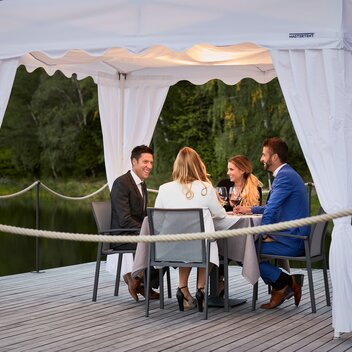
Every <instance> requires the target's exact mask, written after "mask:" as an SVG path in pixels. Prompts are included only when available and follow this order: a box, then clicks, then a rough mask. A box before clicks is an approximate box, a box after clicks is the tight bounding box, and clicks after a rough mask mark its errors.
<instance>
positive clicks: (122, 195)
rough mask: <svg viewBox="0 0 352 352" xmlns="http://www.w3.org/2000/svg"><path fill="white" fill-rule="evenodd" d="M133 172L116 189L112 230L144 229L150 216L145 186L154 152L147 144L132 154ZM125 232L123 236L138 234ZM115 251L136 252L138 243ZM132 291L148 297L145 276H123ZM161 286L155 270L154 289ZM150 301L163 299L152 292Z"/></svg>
mask: <svg viewBox="0 0 352 352" xmlns="http://www.w3.org/2000/svg"><path fill="white" fill-rule="evenodd" d="M131 163H132V169H131V170H130V171H128V172H127V173H125V174H124V175H122V176H120V177H118V178H117V179H116V180H115V181H114V184H113V186H112V189H111V193H110V197H111V228H113V229H117V228H120V229H124V228H126V229H131V228H138V229H140V228H141V226H142V222H143V219H144V217H145V216H146V214H147V203H148V194H147V188H146V185H145V183H144V180H146V179H147V178H148V177H149V174H150V172H151V170H152V168H153V150H152V149H151V148H149V147H147V146H146V145H141V146H137V147H135V148H134V149H133V150H132V153H131ZM138 234H139V232H137V233H131V232H125V233H120V235H138ZM113 248H115V249H117V248H123V249H135V248H136V244H135V243H126V244H119V243H117V244H114V245H113ZM123 279H124V281H125V282H126V284H127V285H128V290H129V292H130V294H131V296H132V297H133V299H134V300H136V301H138V294H139V293H140V294H142V295H143V296H144V295H145V293H144V285H143V277H132V275H131V273H127V274H125V275H123ZM158 286H159V280H158V271H157V270H152V274H151V287H153V288H157V287H158ZM149 298H150V299H159V293H158V292H155V291H153V289H151V291H150V292H149Z"/></svg>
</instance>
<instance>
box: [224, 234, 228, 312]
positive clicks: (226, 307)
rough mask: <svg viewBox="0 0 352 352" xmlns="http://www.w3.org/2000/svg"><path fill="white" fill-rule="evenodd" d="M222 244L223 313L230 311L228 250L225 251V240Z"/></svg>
mask: <svg viewBox="0 0 352 352" xmlns="http://www.w3.org/2000/svg"><path fill="white" fill-rule="evenodd" d="M223 241H224V242H223V243H224V281H225V282H224V290H225V295H224V296H225V299H224V310H225V312H229V311H230V304H229V291H230V290H229V260H228V249H227V238H225V239H224V240H223Z"/></svg>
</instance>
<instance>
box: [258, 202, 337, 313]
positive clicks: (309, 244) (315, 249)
mask: <svg viewBox="0 0 352 352" xmlns="http://www.w3.org/2000/svg"><path fill="white" fill-rule="evenodd" d="M323 213H324V211H323V209H322V208H320V209H319V211H318V215H320V214H323ZM327 226H328V221H324V222H319V223H317V224H314V225H313V226H312V227H311V232H310V235H309V236H298V235H291V234H287V233H282V232H274V233H270V236H272V237H274V236H284V237H290V238H300V239H303V240H304V251H305V253H304V255H302V256H298V257H291V256H284V255H273V254H263V253H261V252H260V250H261V242H262V237H261V236H260V237H259V242H258V260H259V261H261V260H271V259H273V260H278V259H287V260H294V261H300V262H306V266H307V274H308V282H309V292H310V302H311V308H312V313H315V312H316V304H315V295H314V285H313V274H312V263H315V262H322V264H323V276H324V285H325V296H326V305H327V306H330V305H331V303H330V291H329V282H328V274H327V261H326V256H325V251H324V240H325V236H326V229H327ZM257 297H258V283H257V284H256V285H254V288H253V302H255V299H256V298H257ZM253 309H255V303H254V304H253Z"/></svg>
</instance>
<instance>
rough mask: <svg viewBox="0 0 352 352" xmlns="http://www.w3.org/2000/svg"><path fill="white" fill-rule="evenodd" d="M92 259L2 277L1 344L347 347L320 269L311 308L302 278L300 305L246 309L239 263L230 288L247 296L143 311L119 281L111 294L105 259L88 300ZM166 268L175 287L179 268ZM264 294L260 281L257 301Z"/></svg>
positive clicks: (247, 290)
mask: <svg viewBox="0 0 352 352" xmlns="http://www.w3.org/2000/svg"><path fill="white" fill-rule="evenodd" d="M94 265H95V263H88V264H81V265H75V266H70V267H64V268H57V269H50V270H46V271H45V272H44V273H39V274H38V273H25V274H19V275H11V276H4V277H0V351H1V352H4V351H26V352H27V351H31V352H35V351H51V352H52V351H75V352H77V351H202V352H205V351H319V352H320V351H348V350H350V351H352V333H349V334H342V335H341V338H340V339H337V340H333V339H332V337H333V330H332V327H331V308H330V307H327V306H326V305H325V296H324V289H323V280H322V272H321V271H320V270H316V271H315V272H314V276H315V286H316V298H317V313H316V314H312V313H311V310H310V301H309V292H308V285H307V282H306V283H305V285H304V287H303V288H304V292H303V298H302V302H301V304H300V306H299V307H298V308H296V307H295V306H294V304H293V301H292V300H290V301H289V302H285V303H284V304H283V305H282V306H281V307H279V308H277V309H274V310H270V311H265V310H261V309H259V308H258V309H257V310H256V311H255V312H252V311H251V293H252V286H251V285H250V284H248V283H247V282H246V281H245V280H244V279H243V278H242V277H241V275H240V270H241V268H240V267H231V268H230V277H231V283H230V290H231V295H232V296H235V297H237V298H247V299H248V301H247V303H245V304H243V305H241V306H238V307H233V308H231V310H230V312H228V313H225V312H224V311H223V309H221V308H210V310H209V320H207V321H205V320H203V319H202V315H201V313H198V312H197V311H195V310H192V311H188V312H178V310H177V304H176V299H175V297H173V298H172V299H167V298H166V306H165V309H164V310H160V309H159V306H158V302H156V301H152V304H151V311H150V317H149V318H145V317H144V301H143V300H141V301H140V302H138V303H136V302H134V301H133V300H132V299H131V297H130V296H129V294H128V291H127V288H126V286H125V284H124V283H122V284H121V288H120V296H118V297H114V296H113V281H114V279H113V277H112V276H111V275H110V274H108V273H106V272H105V270H104V266H103V268H102V275H101V281H100V285H99V291H98V300H97V302H95V303H93V302H92V301H91V296H92V286H93V276H94ZM171 273H172V285H173V295H174V292H175V291H176V287H177V272H176V271H175V270H171ZM194 280H195V279H194V276H192V285H194ZM268 297H269V296H268V294H267V289H266V287H265V285H264V284H263V283H261V284H260V286H259V301H258V305H260V304H261V303H264V302H266V301H267V300H268Z"/></svg>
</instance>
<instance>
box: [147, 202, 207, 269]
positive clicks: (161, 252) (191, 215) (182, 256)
mask: <svg viewBox="0 0 352 352" xmlns="http://www.w3.org/2000/svg"><path fill="white" fill-rule="evenodd" d="M148 221H149V228H150V234H151V235H152V236H158V235H161V234H170V235H171V234H183V233H196V232H204V218H203V210H202V209H200V208H192V209H159V208H148ZM151 260H152V261H153V262H168V263H170V264H171V265H172V263H173V262H178V263H179V262H183V263H193V264H194V263H204V262H205V261H206V250H205V241H204V240H195V241H178V242H162V243H160V242H159V243H153V244H152V246H151Z"/></svg>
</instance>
